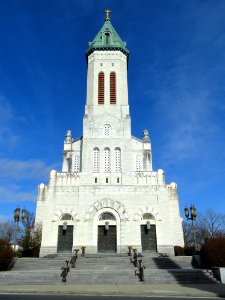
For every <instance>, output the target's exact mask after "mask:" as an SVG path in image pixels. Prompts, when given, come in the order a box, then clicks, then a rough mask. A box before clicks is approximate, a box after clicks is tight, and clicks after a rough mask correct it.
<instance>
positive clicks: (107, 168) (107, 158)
mask: <svg viewBox="0 0 225 300" xmlns="http://www.w3.org/2000/svg"><path fill="white" fill-rule="evenodd" d="M104 172H105V173H109V172H110V150H109V148H105V149H104Z"/></svg>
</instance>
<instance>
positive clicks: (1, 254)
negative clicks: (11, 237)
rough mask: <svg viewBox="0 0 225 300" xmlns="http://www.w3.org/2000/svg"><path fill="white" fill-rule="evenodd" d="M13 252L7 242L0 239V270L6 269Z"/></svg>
mask: <svg viewBox="0 0 225 300" xmlns="http://www.w3.org/2000/svg"><path fill="white" fill-rule="evenodd" d="M13 256H14V252H13V250H12V248H11V247H10V245H9V243H8V242H7V241H5V240H3V239H0V271H6V270H7V269H8V267H9V265H10V263H11V261H12V260H13Z"/></svg>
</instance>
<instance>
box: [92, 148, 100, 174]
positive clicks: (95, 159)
mask: <svg viewBox="0 0 225 300" xmlns="http://www.w3.org/2000/svg"><path fill="white" fill-rule="evenodd" d="M93 172H94V173H98V172H99V149H98V148H94V151H93Z"/></svg>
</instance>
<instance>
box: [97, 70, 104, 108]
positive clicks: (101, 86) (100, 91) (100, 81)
mask: <svg viewBox="0 0 225 300" xmlns="http://www.w3.org/2000/svg"><path fill="white" fill-rule="evenodd" d="M104 80H105V78H104V73H103V72H100V73H99V74H98V104H104V97H105V86H104Z"/></svg>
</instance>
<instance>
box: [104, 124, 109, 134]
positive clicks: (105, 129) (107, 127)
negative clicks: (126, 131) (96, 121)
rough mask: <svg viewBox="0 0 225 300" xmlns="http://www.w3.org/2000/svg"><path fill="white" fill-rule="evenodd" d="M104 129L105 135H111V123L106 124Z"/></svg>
mask: <svg viewBox="0 0 225 300" xmlns="http://www.w3.org/2000/svg"><path fill="white" fill-rule="evenodd" d="M103 131H104V132H103V134H104V136H110V135H111V126H110V125H109V124H105V125H104V129H103Z"/></svg>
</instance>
